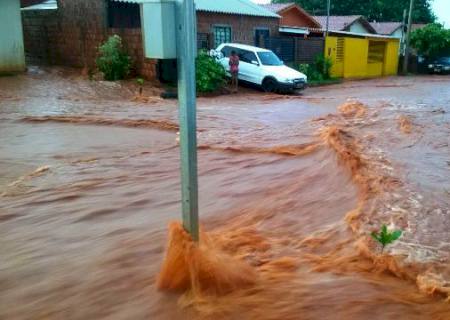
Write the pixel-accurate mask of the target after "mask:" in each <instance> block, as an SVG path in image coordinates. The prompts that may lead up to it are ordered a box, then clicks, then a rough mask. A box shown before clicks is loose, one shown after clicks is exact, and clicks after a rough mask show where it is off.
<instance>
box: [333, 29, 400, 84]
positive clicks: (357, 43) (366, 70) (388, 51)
mask: <svg viewBox="0 0 450 320" xmlns="http://www.w3.org/2000/svg"><path fill="white" fill-rule="evenodd" d="M399 45H400V43H399V39H397V38H392V37H385V36H379V35H372V34H353V33H350V32H339V33H337V32H333V33H330V35H329V36H328V37H327V38H326V40H325V56H327V57H330V58H331V60H332V61H333V66H332V68H331V76H332V77H337V78H371V77H381V76H389V75H396V74H397V68H398V50H399Z"/></svg>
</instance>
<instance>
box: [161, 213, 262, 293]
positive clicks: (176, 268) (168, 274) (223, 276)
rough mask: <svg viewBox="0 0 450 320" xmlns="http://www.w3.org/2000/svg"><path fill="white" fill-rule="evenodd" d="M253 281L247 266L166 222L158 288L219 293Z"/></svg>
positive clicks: (254, 275) (227, 291)
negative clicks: (164, 254)
mask: <svg viewBox="0 0 450 320" xmlns="http://www.w3.org/2000/svg"><path fill="white" fill-rule="evenodd" d="M255 283H256V272H255V271H254V270H253V268H251V267H250V266H249V265H247V264H246V263H244V262H243V261H240V260H237V259H235V258H233V257H231V256H230V255H228V254H226V253H224V252H221V251H220V250H219V249H217V248H214V246H213V245H212V243H211V242H210V241H208V239H207V237H206V236H202V237H201V242H198V243H196V242H194V241H193V240H192V237H191V236H190V235H189V233H187V232H186V230H185V229H184V228H183V226H182V225H181V224H180V223H178V222H173V223H171V224H170V225H169V240H168V246H167V251H166V256H165V258H164V261H163V265H162V268H161V272H160V274H159V277H158V281H157V287H158V289H159V290H163V291H175V292H185V291H189V290H191V291H194V292H195V293H199V294H214V295H223V294H226V293H229V292H231V291H234V290H237V289H241V288H247V287H249V286H252V285H254V284H255Z"/></svg>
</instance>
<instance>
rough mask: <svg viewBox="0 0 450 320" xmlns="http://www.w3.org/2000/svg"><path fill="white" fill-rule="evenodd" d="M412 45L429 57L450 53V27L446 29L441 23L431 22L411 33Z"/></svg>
mask: <svg viewBox="0 0 450 320" xmlns="http://www.w3.org/2000/svg"><path fill="white" fill-rule="evenodd" d="M411 45H412V46H413V47H414V48H415V49H416V50H417V52H418V53H419V54H421V55H424V56H426V57H427V58H435V57H438V56H439V55H443V54H449V53H450V29H445V28H444V27H443V26H442V25H441V24H439V23H430V24H428V25H426V26H425V27H423V28H421V29H417V30H415V31H413V32H412V33H411Z"/></svg>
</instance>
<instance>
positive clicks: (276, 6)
mask: <svg viewBox="0 0 450 320" xmlns="http://www.w3.org/2000/svg"><path fill="white" fill-rule="evenodd" d="M293 5H295V3H294V2H287V3H269V4H261V7H264V8H266V9H268V10H270V11H272V12H275V13H278V12H280V11H282V10H284V9H286V8H289V7H290V6H293Z"/></svg>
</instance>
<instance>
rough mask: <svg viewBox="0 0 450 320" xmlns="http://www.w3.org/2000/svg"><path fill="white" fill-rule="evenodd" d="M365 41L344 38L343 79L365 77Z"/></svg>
mask: <svg viewBox="0 0 450 320" xmlns="http://www.w3.org/2000/svg"><path fill="white" fill-rule="evenodd" d="M368 45H369V44H368V41H367V40H366V39H358V38H348V37H347V38H345V48H344V78H361V77H367V51H368Z"/></svg>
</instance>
